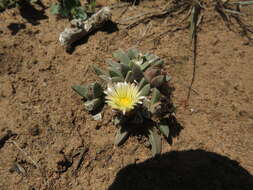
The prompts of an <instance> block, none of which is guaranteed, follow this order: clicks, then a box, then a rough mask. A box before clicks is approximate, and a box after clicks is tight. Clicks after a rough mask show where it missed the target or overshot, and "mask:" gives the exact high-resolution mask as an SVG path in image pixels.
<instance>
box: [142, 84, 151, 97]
mask: <svg viewBox="0 0 253 190" xmlns="http://www.w3.org/2000/svg"><path fill="white" fill-rule="evenodd" d="M149 92H150V84H146V85H145V86H144V87H143V88H142V89H141V96H148V95H149Z"/></svg>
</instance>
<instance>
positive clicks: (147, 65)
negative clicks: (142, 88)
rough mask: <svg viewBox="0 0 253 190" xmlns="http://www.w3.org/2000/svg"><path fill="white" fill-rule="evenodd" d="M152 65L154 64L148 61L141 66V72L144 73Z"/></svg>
mask: <svg viewBox="0 0 253 190" xmlns="http://www.w3.org/2000/svg"><path fill="white" fill-rule="evenodd" d="M151 63H152V62H150V61H146V62H145V63H143V64H142V65H141V70H142V71H145V70H146V69H147V68H148V67H149V66H151Z"/></svg>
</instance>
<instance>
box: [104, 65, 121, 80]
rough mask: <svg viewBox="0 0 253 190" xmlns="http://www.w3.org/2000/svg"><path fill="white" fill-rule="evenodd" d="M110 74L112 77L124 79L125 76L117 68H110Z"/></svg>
mask: <svg viewBox="0 0 253 190" xmlns="http://www.w3.org/2000/svg"><path fill="white" fill-rule="evenodd" d="M108 72H109V74H110V76H111V77H122V78H123V75H122V74H121V72H120V71H119V70H117V69H116V68H113V67H110V68H109V70H108Z"/></svg>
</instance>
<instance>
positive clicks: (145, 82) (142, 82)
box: [138, 77, 148, 90]
mask: <svg viewBox="0 0 253 190" xmlns="http://www.w3.org/2000/svg"><path fill="white" fill-rule="evenodd" d="M146 84H148V81H147V80H146V79H145V78H144V77H143V78H142V79H141V81H140V82H139V84H138V88H139V90H141V89H142V88H143V87H144V86H145V85H146Z"/></svg>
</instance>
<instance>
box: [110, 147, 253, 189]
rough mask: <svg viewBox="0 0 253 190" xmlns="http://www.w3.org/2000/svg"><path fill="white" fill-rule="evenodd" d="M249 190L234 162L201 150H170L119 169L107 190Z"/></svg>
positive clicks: (251, 183)
mask: <svg viewBox="0 0 253 190" xmlns="http://www.w3.org/2000/svg"><path fill="white" fill-rule="evenodd" d="M129 189H131V190H169V189H173V190H186V189H187V190H204V189H205V190H214V189H215V190H252V189H253V176H252V175H251V174H250V173H249V172H248V171H247V170H245V169H244V168H242V167H241V166H240V165H239V164H238V162H236V161H234V160H231V159H229V158H228V157H225V156H222V155H219V154H216V153H212V152H207V151H204V150H187V151H173V152H169V153H166V154H163V155H161V156H157V157H155V158H152V159H149V160H146V161H145V162H143V163H140V164H131V165H128V166H127V167H125V168H123V169H121V170H120V171H119V172H118V174H117V176H116V179H115V180H114V182H113V184H112V185H111V186H110V187H109V188H108V190H129Z"/></svg>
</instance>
